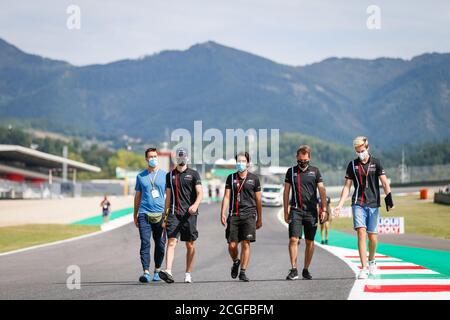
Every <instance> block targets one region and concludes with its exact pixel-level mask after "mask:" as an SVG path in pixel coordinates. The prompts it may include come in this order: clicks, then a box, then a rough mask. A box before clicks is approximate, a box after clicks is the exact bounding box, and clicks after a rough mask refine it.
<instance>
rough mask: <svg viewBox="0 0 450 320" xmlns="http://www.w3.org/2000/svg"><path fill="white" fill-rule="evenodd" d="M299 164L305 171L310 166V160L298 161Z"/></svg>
mask: <svg viewBox="0 0 450 320" xmlns="http://www.w3.org/2000/svg"><path fill="white" fill-rule="evenodd" d="M297 163H298V165H299V166H300V168H302V169H305V168H306V167H308V166H309V160H297Z"/></svg>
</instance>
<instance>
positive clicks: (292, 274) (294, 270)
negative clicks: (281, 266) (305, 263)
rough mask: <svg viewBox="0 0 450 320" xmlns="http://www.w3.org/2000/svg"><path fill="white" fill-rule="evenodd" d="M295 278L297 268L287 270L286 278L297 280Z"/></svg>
mask: <svg viewBox="0 0 450 320" xmlns="http://www.w3.org/2000/svg"><path fill="white" fill-rule="evenodd" d="M297 279H298V271H297V268H295V269H291V270H289V274H288V276H287V277H286V280H297Z"/></svg>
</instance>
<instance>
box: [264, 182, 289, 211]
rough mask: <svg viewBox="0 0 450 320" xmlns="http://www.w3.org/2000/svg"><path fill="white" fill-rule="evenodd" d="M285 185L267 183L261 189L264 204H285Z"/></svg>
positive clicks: (279, 205)
mask: <svg viewBox="0 0 450 320" xmlns="http://www.w3.org/2000/svg"><path fill="white" fill-rule="evenodd" d="M283 192H284V186H282V185H279V184H266V185H264V186H263V188H262V191H261V202H262V205H263V206H275V207H281V206H282V205H283Z"/></svg>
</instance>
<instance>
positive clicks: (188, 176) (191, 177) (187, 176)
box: [184, 174, 194, 181]
mask: <svg viewBox="0 0 450 320" xmlns="http://www.w3.org/2000/svg"><path fill="white" fill-rule="evenodd" d="M192 179H194V177H193V176H192V174H187V175H186V176H185V177H184V180H186V181H192Z"/></svg>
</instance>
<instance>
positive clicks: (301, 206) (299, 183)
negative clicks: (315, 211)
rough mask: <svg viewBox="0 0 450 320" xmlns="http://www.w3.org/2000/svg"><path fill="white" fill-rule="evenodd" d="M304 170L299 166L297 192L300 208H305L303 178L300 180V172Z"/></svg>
mask: <svg viewBox="0 0 450 320" xmlns="http://www.w3.org/2000/svg"><path fill="white" fill-rule="evenodd" d="M301 171H302V170H301V169H300V168H298V172H297V183H298V187H297V193H298V200H299V202H300V210H303V202H302V193H301V190H300V188H301V180H300V172H301Z"/></svg>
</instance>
